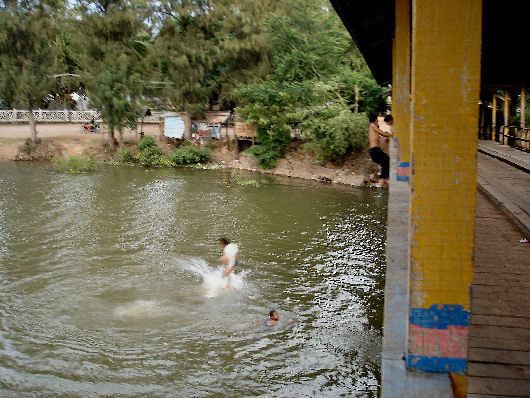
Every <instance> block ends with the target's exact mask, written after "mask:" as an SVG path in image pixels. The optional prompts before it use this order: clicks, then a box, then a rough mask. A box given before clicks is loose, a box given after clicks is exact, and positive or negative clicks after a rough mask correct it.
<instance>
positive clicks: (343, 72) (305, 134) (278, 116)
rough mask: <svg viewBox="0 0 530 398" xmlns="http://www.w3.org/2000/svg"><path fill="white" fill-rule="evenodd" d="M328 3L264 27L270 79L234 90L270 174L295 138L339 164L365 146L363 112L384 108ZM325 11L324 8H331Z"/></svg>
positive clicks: (293, 5) (299, 6)
mask: <svg viewBox="0 0 530 398" xmlns="http://www.w3.org/2000/svg"><path fill="white" fill-rule="evenodd" d="M325 4H327V3H323V2H312V1H305V0H295V1H290V2H289V3H288V5H289V7H288V8H287V10H286V12H279V13H275V14H273V15H271V16H270V18H269V19H268V20H267V21H266V22H265V29H266V32H267V34H268V35H269V37H271V45H272V53H273V54H274V56H273V62H272V70H271V73H270V74H269V75H268V76H267V77H266V78H264V79H262V80H261V81H259V82H257V83H254V84H246V85H242V86H241V87H240V89H239V90H238V99H239V108H238V112H239V113H240V115H241V116H242V118H243V119H244V120H246V121H247V122H249V123H255V124H256V125H257V126H258V139H259V141H260V142H261V143H260V144H259V145H258V146H257V147H255V148H252V149H251V150H250V152H251V153H253V154H255V155H256V157H257V159H258V162H259V163H260V165H261V166H262V167H273V166H274V165H275V159H278V157H279V156H280V155H281V153H282V151H283V150H284V149H285V148H286V147H287V146H288V144H289V142H290V139H291V136H292V135H299V136H301V137H302V138H304V139H306V140H307V141H308V145H307V148H308V149H311V150H313V151H314V152H315V153H316V154H317V156H318V157H319V158H320V159H322V160H337V161H341V160H343V159H344V157H345V156H346V155H347V153H348V152H349V151H351V150H359V149H361V148H362V147H363V146H364V145H365V143H366V130H365V129H364V127H363V126H365V123H364V122H362V120H361V117H359V116H356V115H354V114H353V113H352V112H351V111H350V110H351V109H352V108H353V107H354V106H355V103H356V88H357V90H358V92H359V96H360V97H361V98H362V100H360V101H358V104H357V105H358V110H360V111H361V112H376V111H383V110H384V109H385V107H386V104H385V102H384V101H383V100H382V98H381V97H380V95H379V94H380V93H381V91H382V89H381V87H379V86H378V85H377V83H376V82H375V80H374V79H373V78H372V76H371V74H370V72H369V70H368V68H367V67H366V65H365V63H364V61H363V59H362V57H361V56H360V53H359V51H358V50H357V48H356V47H355V44H354V43H353V41H352V40H351V38H350V36H349V35H348V33H347V32H346V30H345V28H344V27H343V26H342V24H341V22H340V20H339V19H338V17H337V15H336V14H335V13H333V12H330V11H329V7H328V8H326V7H323V6H324V5H325ZM328 6H329V4H328Z"/></svg>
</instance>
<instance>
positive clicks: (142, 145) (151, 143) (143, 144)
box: [138, 135, 156, 151]
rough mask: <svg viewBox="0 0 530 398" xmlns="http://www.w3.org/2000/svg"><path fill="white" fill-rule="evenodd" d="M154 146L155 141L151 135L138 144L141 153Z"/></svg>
mask: <svg viewBox="0 0 530 398" xmlns="http://www.w3.org/2000/svg"><path fill="white" fill-rule="evenodd" d="M154 146H156V143H155V139H154V138H153V137H151V136H150V135H148V136H145V137H144V138H142V139H141V140H140V142H139V143H138V149H139V150H140V151H143V150H144V149H146V148H151V147H154Z"/></svg>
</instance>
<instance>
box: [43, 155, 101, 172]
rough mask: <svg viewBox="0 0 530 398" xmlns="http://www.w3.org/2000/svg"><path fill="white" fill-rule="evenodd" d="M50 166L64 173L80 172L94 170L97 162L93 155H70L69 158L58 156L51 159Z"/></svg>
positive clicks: (97, 164)
mask: <svg viewBox="0 0 530 398" xmlns="http://www.w3.org/2000/svg"><path fill="white" fill-rule="evenodd" d="M52 166H53V167H54V168H55V169H56V170H58V171H61V172H64V173H71V174H76V173H82V172H87V171H93V170H96V169H97V168H98V166H99V163H98V161H97V160H96V159H94V156H89V157H87V156H77V155H74V156H70V157H69V158H58V159H54V160H53V161H52Z"/></svg>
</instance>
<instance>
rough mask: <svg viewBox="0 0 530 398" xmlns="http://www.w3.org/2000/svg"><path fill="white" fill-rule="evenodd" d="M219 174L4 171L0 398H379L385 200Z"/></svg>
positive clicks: (37, 167) (27, 167)
mask: <svg viewBox="0 0 530 398" xmlns="http://www.w3.org/2000/svg"><path fill="white" fill-rule="evenodd" d="M225 176H226V172H225V171H196V170H188V169H184V170H144V169H141V168H118V167H114V168H108V169H104V170H102V171H100V172H97V173H94V174H84V175H63V174H57V173H55V172H54V171H53V170H51V169H50V167H49V166H47V165H43V164H35V163H32V164H11V163H10V164H7V163H5V164H0V375H1V376H0V390H1V391H2V394H0V395H2V396H4V395H6V396H19V395H24V394H29V393H31V392H36V393H38V394H39V395H44V396H51V395H60V394H65V395H67V396H80V397H87V396H125V395H127V396H131V395H132V396H160V397H166V396H175V397H188V396H189V397H191V396H193V397H203V396H204V397H207V396H278V397H292V396H298V397H312V396H319V397H337V396H362V397H364V396H366V397H375V396H377V390H378V385H379V373H380V370H379V368H380V359H379V357H380V351H381V329H382V312H383V307H382V300H383V275H384V253H385V245H384V234H385V223H386V197H385V193H384V192H380V191H374V190H363V189H352V188H345V187H339V186H332V185H325V184H319V183H312V182H311V183H309V182H303V181H295V180H288V179H284V178H274V179H270V178H268V179H267V181H266V182H267V183H266V184H265V185H264V186H263V187H260V188H253V187H238V186H232V187H230V188H228V187H227V186H226V185H225V184H222V183H219V182H220V181H221V182H222V181H223V179H224V178H225ZM258 178H264V177H260V176H258ZM224 234H226V235H228V236H230V237H232V238H233V239H234V240H235V241H236V242H238V243H239V244H240V248H241V250H240V264H239V265H238V267H237V269H236V277H235V280H234V282H233V285H234V288H232V289H230V290H228V291H227V292H224V290H223V289H224V284H225V281H224V279H223V276H222V272H221V269H220V268H218V258H219V256H220V254H221V252H220V248H219V246H218V242H217V239H218V237H219V236H221V235H224ZM272 308H275V309H277V310H278V312H279V314H280V323H279V325H278V326H264V325H263V322H262V321H263V320H264V319H265V318H266V315H267V313H268V311H269V310H270V309H272ZM289 319H293V320H294V322H292V323H288V322H287V320H289ZM255 323H257V325H256V324H255Z"/></svg>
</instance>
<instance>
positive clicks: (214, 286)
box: [184, 259, 246, 297]
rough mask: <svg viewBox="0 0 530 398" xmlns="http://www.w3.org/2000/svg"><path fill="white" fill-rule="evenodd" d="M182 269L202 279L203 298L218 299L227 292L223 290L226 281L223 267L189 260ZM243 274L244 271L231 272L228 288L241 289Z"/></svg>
mask: <svg viewBox="0 0 530 398" xmlns="http://www.w3.org/2000/svg"><path fill="white" fill-rule="evenodd" d="M184 268H185V269H187V270H189V271H191V272H193V273H194V274H195V275H197V276H199V277H200V278H201V279H202V284H201V292H202V293H203V295H204V296H205V297H218V296H220V295H221V294H223V293H225V292H227V290H225V288H226V285H227V283H228V279H227V277H226V276H225V275H224V267H222V266H218V267H211V266H209V265H208V263H207V262H206V261H204V260H202V259H191V260H190V261H189V262H186V263H185V264H184ZM245 274H246V272H245V271H243V272H239V273H236V272H235V271H232V273H231V275H230V288H231V289H235V290H241V289H243V287H244V285H245V280H244V278H245Z"/></svg>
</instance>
